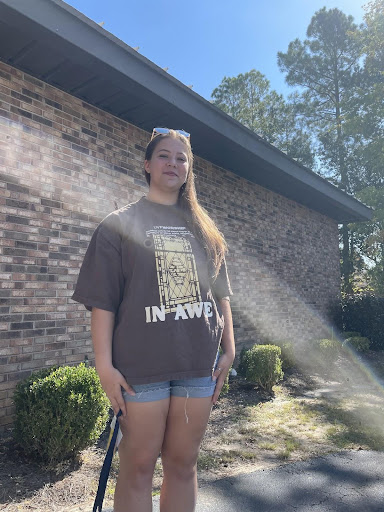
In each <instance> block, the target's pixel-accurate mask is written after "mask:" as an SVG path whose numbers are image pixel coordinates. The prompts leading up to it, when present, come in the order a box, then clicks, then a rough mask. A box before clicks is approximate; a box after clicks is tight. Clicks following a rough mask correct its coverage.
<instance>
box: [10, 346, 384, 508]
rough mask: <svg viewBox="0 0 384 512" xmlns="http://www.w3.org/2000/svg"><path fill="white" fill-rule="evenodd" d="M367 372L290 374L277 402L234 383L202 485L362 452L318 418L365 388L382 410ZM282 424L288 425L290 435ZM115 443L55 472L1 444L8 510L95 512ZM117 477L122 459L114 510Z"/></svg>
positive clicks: (376, 360) (209, 441)
mask: <svg viewBox="0 0 384 512" xmlns="http://www.w3.org/2000/svg"><path fill="white" fill-rule="evenodd" d="M365 361H366V362H368V363H369V367H370V368H371V369H374V370H375V371H376V373H377V374H379V375H381V376H384V353H374V352H371V353H369V354H368V355H367V356H365ZM348 365H349V366H348ZM366 367H367V365H362V364H360V365H359V364H356V362H354V363H353V362H350V361H349V362H348V364H346V362H345V361H342V362H341V363H339V366H336V368H335V369H334V371H333V373H332V375H330V374H328V375H320V374H318V373H316V371H312V373H311V376H308V373H307V372H306V373H305V374H304V373H303V372H300V371H298V370H291V371H288V372H286V375H285V377H284V381H283V383H282V384H281V385H280V386H278V390H277V391H276V393H275V394H274V395H273V396H271V395H269V394H266V393H264V392H262V391H260V390H258V389H255V388H254V387H253V386H251V385H249V384H247V383H246V382H245V381H244V380H241V379H236V380H233V381H232V382H231V385H230V391H229V393H228V394H227V395H226V396H223V397H221V398H220V400H219V402H218V404H217V406H215V407H214V408H213V411H212V415H211V419H210V422H209V425H208V429H207V432H206V435H205V438H204V441H203V445H202V450H201V455H200V458H199V463H198V467H199V481H200V484H204V482H205V481H208V480H214V479H218V478H222V477H225V476H232V475H235V474H238V473H244V472H248V471H253V470H256V469H261V468H270V467H273V466H276V465H281V464H283V463H287V462H292V461H294V460H300V459H305V458H308V457H311V456H314V455H318V454H322V453H329V452H330V451H335V450H337V449H340V446H341V447H345V448H347V447H351V446H352V447H353V448H356V449H358V448H359V443H358V442H354V441H353V440H352V441H351V444H349V445H346V444H344V445H337V443H336V444H335V442H333V441H332V438H331V437H330V436H329V435H327V436H324V435H323V434H324V432H325V431H327V432H329V418H327V422H325V420H324V424H322V421H323V420H321V421H319V417H320V416H316V414H317V415H318V414H319V411H320V412H321V418H323V419H324V417H325V413H324V410H323V409H324V407H326V406H325V405H324V404H329V403H332V400H333V401H335V400H336V401H337V400H339V402H337V404H338V405H337V407H339V403H340V400H341V399H343V400H347V399H348V398H349V396H348V393H346V391H345V390H346V389H349V395H350V396H353V397H355V396H356V390H357V388H361V389H362V390H363V391H364V393H365V395H364V397H363V400H364V402H365V404H366V402H367V400H371V401H372V404H373V406H374V407H376V408H377V406H378V400H379V399H378V398H377V396H378V395H377V394H375V393H376V391H377V392H378V393H380V385H379V384H377V386H378V390H376V391H375V389H374V388H375V385H376V384H375V382H376V383H377V379H372V378H371V377H370V375H371V374H370V375H367V372H366V371H365V370H364V368H366ZM312 370H313V369H312ZM368 373H370V372H368ZM351 381H353V384H352V383H351ZM381 391H382V390H381ZM380 400H381V402H380V403H379V410H380V413H381V414H382V411H383V409H382V407H383V405H384V395H383V396H382V397H381V398H380ZM334 403H335V404H336V402H334ZM322 408H323V409H322ZM276 411H277V412H276ZM279 411H281V418H279ZM284 414H285V416H284ZM287 418H288V419H287ZM312 420H313V421H312ZM279 421H280V423H279ZM281 421H284V422H285V423H284V428H283V426H282V423H281ZM339 426H340V421H339V420H338V422H337V421H336V422H335V421H334V420H332V428H334V429H335V432H334V433H335V435H338V434H340V428H339ZM338 428H339V430H337V429H338ZM287 429H288V430H287ZM327 429H328V430H327ZM323 431H324V432H323ZM292 432H294V435H293V433H292ZM107 436H108V431H106V432H105V433H104V434H103V435H102V436H101V438H100V440H99V442H98V444H97V445H95V446H92V447H91V448H88V449H86V450H84V451H83V452H82V453H81V455H80V458H79V460H78V461H75V462H71V463H62V464H61V465H59V466H57V467H56V468H54V469H49V470H48V469H44V468H42V467H40V466H38V465H37V464H35V463H33V462H31V461H28V460H26V459H25V458H24V457H23V454H22V453H20V452H19V451H18V449H17V448H16V446H15V445H14V443H13V440H12V437H10V436H8V437H7V436H5V437H3V438H2V439H0V510H1V511H4V512H27V511H38V512H48V511H49V512H64V511H65V512H81V511H89V510H91V509H92V503H93V499H94V496H95V494H96V490H97V483H98V477H99V472H100V469H101V466H102V462H103V459H104V455H105V447H106V441H107ZM367 439H368V441H366V446H368V448H371V449H372V447H373V449H375V446H376V445H374V444H373V445H372V444H369V442H370V441H369V438H368V437H367ZM367 443H368V444H367ZM364 446H365V445H364ZM378 446H381V445H378ZM379 449H380V448H379ZM117 472H118V456H117V455H116V456H115V458H114V461H113V463H112V469H111V475H110V479H109V484H108V487H107V491H106V497H105V502H104V506H105V508H107V507H108V506H112V498H113V490H114V485H115V481H116V476H117ZM160 483H161V464H160V463H158V465H157V468H156V472H155V478H154V493H157V492H159V489H160Z"/></svg>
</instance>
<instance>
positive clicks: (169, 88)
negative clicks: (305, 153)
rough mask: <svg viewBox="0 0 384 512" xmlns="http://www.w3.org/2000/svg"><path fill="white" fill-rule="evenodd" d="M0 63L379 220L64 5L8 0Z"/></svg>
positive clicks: (207, 154)
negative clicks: (173, 130) (182, 133)
mask: <svg viewBox="0 0 384 512" xmlns="http://www.w3.org/2000/svg"><path fill="white" fill-rule="evenodd" d="M0 59H1V60H2V61H4V62H6V63H8V64H10V65H12V66H14V67H16V68H18V69H21V70H23V71H25V72H27V73H29V74H31V75H32V76H34V77H36V78H39V79H40V80H43V81H45V82H47V83H49V84H51V85H53V86H55V87H58V88H59V89H62V90H64V91H66V92H68V93H69V94H72V95H74V96H76V97H78V98H81V99H82V100H84V101H86V102H88V103H90V104H92V105H95V106H97V107H98V108H100V109H103V110H105V111H107V112H110V113H111V114H113V115H115V116H117V117H119V118H121V119H124V120H125V121H127V122H129V123H132V124H134V125H136V126H138V127H140V128H142V129H144V130H146V131H149V132H150V131H151V130H152V128H153V126H171V127H180V128H183V129H184V130H187V131H188V132H190V133H191V134H192V144H193V149H194V153H195V154H196V155H198V156H200V157H202V158H205V159H207V160H209V161H210V162H212V163H213V164H215V165H217V166H220V167H223V168H225V169H228V170H230V171H232V172H233V173H235V174H237V175H238V176H242V177H244V178H246V179H248V180H249V181H252V182H254V183H257V184H259V185H261V186H263V187H266V188H268V189H270V190H273V191H275V192H277V193H279V194H281V195H283V196H285V197H288V198H290V199H292V200H294V201H297V202H298V203H300V204H303V205H305V206H307V207H309V208H311V209H313V210H317V211H319V212H321V213H323V214H325V215H327V216H328V217H331V218H333V219H335V220H337V221H338V222H340V223H342V222H356V221H364V220H369V219H370V218H371V217H372V213H373V212H372V210H371V209H370V208H368V207H367V206H365V205H364V204H362V203H360V202H359V201H357V200H356V199H354V198H353V197H352V196H350V195H348V194H346V193H345V192H343V191H341V190H340V189H338V188H337V187H335V186H334V185H332V184H331V183H329V182H328V181H327V180H325V179H323V178H321V177H320V176H318V175H317V174H316V173H314V172H313V171H311V170H309V169H307V168H305V167H303V166H301V165H300V164H298V163H297V162H296V161H294V160H292V159H291V158H289V157H287V156H286V155H285V154H284V153H283V152H281V151H279V150H278V149H276V148H274V147H273V146H272V145H270V144H268V143H267V142H265V141H263V140H262V139H261V138H260V137H258V136H257V135H256V134H255V133H253V132H252V131H250V130H249V129H247V128H245V127H244V126H243V125H241V124H240V123H238V122H237V121H235V120H234V119H232V118H231V117H230V116H228V115H227V114H225V113H224V112H222V111H221V110H219V109H218V108H216V107H215V106H213V105H212V104H211V103H210V102H209V101H207V100H205V99H204V98H202V97H201V96H199V95H198V94H196V93H195V92H194V91H192V90H191V89H190V88H188V87H186V86H185V85H184V84H182V83H181V82H180V81H178V80H176V79H175V78H174V77H172V76H171V75H169V74H168V73H166V72H165V71H163V70H162V69H161V68H160V67H158V66H156V65H155V64H154V63H153V62H151V61H149V60H148V59H146V58H145V57H143V56H142V55H140V54H139V53H137V52H136V51H135V50H133V49H132V48H131V47H130V46H128V45H126V44H125V43H123V42H122V41H121V40H119V39H117V38H116V37H115V36H113V35H112V34H110V33H109V32H107V31H106V30H104V29H103V28H101V27H100V26H99V25H97V23H94V22H93V21H92V20H90V19H89V18H87V17H86V16H84V15H83V14H81V13H80V12H79V11H77V10H76V9H74V8H72V7H71V6H69V5H68V4H66V3H64V2H63V1H61V0H33V1H31V0H0Z"/></svg>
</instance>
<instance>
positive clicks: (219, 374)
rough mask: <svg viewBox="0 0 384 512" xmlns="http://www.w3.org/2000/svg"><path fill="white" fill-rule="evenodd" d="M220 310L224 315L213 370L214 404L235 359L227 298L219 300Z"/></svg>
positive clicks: (229, 306) (230, 313) (231, 323)
mask: <svg viewBox="0 0 384 512" xmlns="http://www.w3.org/2000/svg"><path fill="white" fill-rule="evenodd" d="M220 306H221V310H222V312H223V316H224V330H223V335H222V338H221V349H222V351H223V353H222V354H221V356H220V358H219V361H218V363H217V367H216V370H215V371H214V372H213V376H212V377H213V379H215V380H217V383H216V388H215V393H214V395H213V396H212V402H213V403H214V404H215V403H216V402H217V399H218V398H219V395H220V391H221V388H222V387H223V384H224V382H225V379H226V377H227V375H228V372H229V369H230V367H231V366H232V363H233V361H234V359H235V337H234V334H233V321H232V312H231V304H230V302H229V300H226V299H221V300H220Z"/></svg>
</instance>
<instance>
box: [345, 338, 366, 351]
mask: <svg viewBox="0 0 384 512" xmlns="http://www.w3.org/2000/svg"><path fill="white" fill-rule="evenodd" d="M370 344H371V342H370V341H369V339H368V338H363V337H362V336H353V337H350V338H347V339H346V340H344V343H343V347H352V348H353V349H354V350H356V352H361V353H362V352H368V350H369V346H370Z"/></svg>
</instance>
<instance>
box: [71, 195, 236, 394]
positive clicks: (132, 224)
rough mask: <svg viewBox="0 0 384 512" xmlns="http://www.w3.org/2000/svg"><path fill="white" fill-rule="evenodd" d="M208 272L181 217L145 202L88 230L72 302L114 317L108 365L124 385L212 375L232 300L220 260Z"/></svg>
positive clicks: (177, 211)
mask: <svg viewBox="0 0 384 512" xmlns="http://www.w3.org/2000/svg"><path fill="white" fill-rule="evenodd" d="M213 274H214V270H213V266H212V264H211V263H210V262H209V261H208V260H207V256H206V253H205V251H204V248H203V247H202V245H201V243H200V242H199V240H198V239H197V238H196V237H195V236H194V235H193V234H192V232H191V230H190V229H189V227H188V222H186V219H185V217H184V214H183V212H182V211H181V210H180V209H179V208H178V207H177V206H176V205H175V206H168V205H162V204H158V203H153V202H151V201H148V200H147V199H146V198H144V197H143V198H142V199H140V200H139V201H138V202H136V203H133V204H130V205H127V206H125V207H123V208H120V209H119V210H116V211H115V212H113V213H111V214H110V215H108V216H107V217H106V218H105V219H104V220H103V221H102V222H101V223H100V224H99V226H98V227H97V228H96V230H95V232H94V234H93V237H92V239H91V241H90V244H89V247H88V250H87V252H86V255H85V257H84V261H83V264H82V267H81V270H80V275H79V279H78V282H77V286H76V289H75V293H74V294H73V296H72V299H73V300H75V301H77V302H81V303H82V304H84V305H85V307H86V308H87V309H89V310H91V309H92V307H96V308H100V309H104V310H107V311H112V312H113V313H115V315H116V316H115V328H114V334H113V343H112V361H113V365H114V366H115V367H116V368H117V369H118V370H119V371H120V372H121V373H122V374H123V375H124V377H125V378H126V380H127V382H128V383H131V384H146V383H150V382H160V381H164V380H172V379H184V378H185V379H187V378H194V377H205V376H209V375H211V373H212V368H213V365H214V362H215V357H216V354H217V350H218V346H219V343H220V339H221V335H222V332H223V327H224V318H223V315H222V312H221V309H220V304H219V300H220V299H222V298H223V297H226V296H229V295H232V291H231V287H230V284H229V280H228V275H227V268H226V264H225V261H223V263H222V265H221V268H220V271H219V274H218V276H217V278H216V279H213V277H212V276H213Z"/></svg>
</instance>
